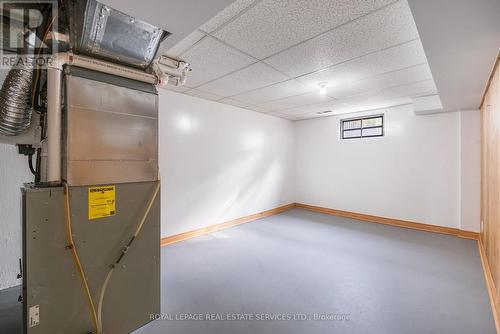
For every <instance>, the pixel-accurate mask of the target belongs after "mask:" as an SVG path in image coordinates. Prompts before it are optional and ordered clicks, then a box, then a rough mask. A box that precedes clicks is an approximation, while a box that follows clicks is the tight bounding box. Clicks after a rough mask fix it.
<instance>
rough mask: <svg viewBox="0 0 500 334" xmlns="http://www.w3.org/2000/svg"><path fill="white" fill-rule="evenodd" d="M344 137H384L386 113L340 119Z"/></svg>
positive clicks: (341, 131) (342, 136) (341, 132)
mask: <svg viewBox="0 0 500 334" xmlns="http://www.w3.org/2000/svg"><path fill="white" fill-rule="evenodd" d="M340 134H341V137H340V138H342V139H354V138H368V137H382V136H383V135H384V115H375V116H366V117H357V118H349V119H342V120H340Z"/></svg>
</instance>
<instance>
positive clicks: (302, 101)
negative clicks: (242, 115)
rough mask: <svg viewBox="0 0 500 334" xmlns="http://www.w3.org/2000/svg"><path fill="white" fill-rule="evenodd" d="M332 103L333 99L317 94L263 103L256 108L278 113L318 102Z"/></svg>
mask: <svg viewBox="0 0 500 334" xmlns="http://www.w3.org/2000/svg"><path fill="white" fill-rule="evenodd" d="M327 101H330V102H333V99H332V98H330V97H329V96H326V95H320V94H319V92H312V93H306V94H302V95H297V96H292V97H287V98H284V99H280V100H275V101H270V102H265V103H262V104H259V105H258V106H259V107H261V108H264V109H267V110H272V111H279V110H283V109H290V108H294V107H299V106H304V105H308V104H315V103H320V102H327Z"/></svg>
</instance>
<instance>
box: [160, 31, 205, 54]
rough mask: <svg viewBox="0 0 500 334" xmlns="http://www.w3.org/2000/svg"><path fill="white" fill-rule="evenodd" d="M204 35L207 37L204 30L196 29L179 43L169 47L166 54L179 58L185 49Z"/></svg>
mask: <svg viewBox="0 0 500 334" xmlns="http://www.w3.org/2000/svg"><path fill="white" fill-rule="evenodd" d="M203 37H205V34H204V33H203V32H201V31H199V30H195V31H193V32H192V33H191V34H189V35H187V36H186V37H185V38H184V39H182V40H181V41H179V42H178V43H177V44H175V45H174V46H173V47H171V48H170V49H168V50H167V52H165V54H166V55H167V56H169V57H174V58H178V57H180V55H181V54H182V53H183V52H184V51H186V50H187V49H189V48H190V47H191V46H193V45H195V44H196V43H197V42H198V41H200V40H201V39H202V38H203Z"/></svg>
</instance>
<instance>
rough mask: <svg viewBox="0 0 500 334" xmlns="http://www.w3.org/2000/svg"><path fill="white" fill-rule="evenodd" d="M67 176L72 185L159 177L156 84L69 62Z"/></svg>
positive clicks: (65, 168)
mask: <svg viewBox="0 0 500 334" xmlns="http://www.w3.org/2000/svg"><path fill="white" fill-rule="evenodd" d="M65 89H66V112H65V113H64V115H65V122H64V124H65V126H63V137H64V149H63V152H64V153H63V155H64V156H63V178H64V179H65V180H66V182H67V183H68V184H69V185H70V186H81V185H91V184H105V183H106V184H107V183H128V182H144V181H155V180H158V95H157V92H156V89H155V87H154V86H153V85H150V84H146V83H141V82H138V81H134V80H129V79H124V78H118V77H114V76H110V75H107V74H103V73H98V72H93V71H89V70H84V69H81V68H78V67H69V68H67V69H66V75H65Z"/></svg>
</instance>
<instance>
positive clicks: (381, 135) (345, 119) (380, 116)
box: [340, 114, 385, 140]
mask: <svg viewBox="0 0 500 334" xmlns="http://www.w3.org/2000/svg"><path fill="white" fill-rule="evenodd" d="M374 118H381V119H382V125H377V126H366V127H363V120H368V119H374ZM351 121H361V127H359V128H352V129H344V123H346V122H351ZM377 128H381V129H382V133H381V134H379V135H367V136H363V130H364V129H377ZM352 130H360V135H359V136H355V137H344V132H345V131H352ZM384 136H385V116H384V114H376V115H369V116H359V117H351V118H342V119H341V120H340V139H341V140H346V139H363V138H376V137H384Z"/></svg>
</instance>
